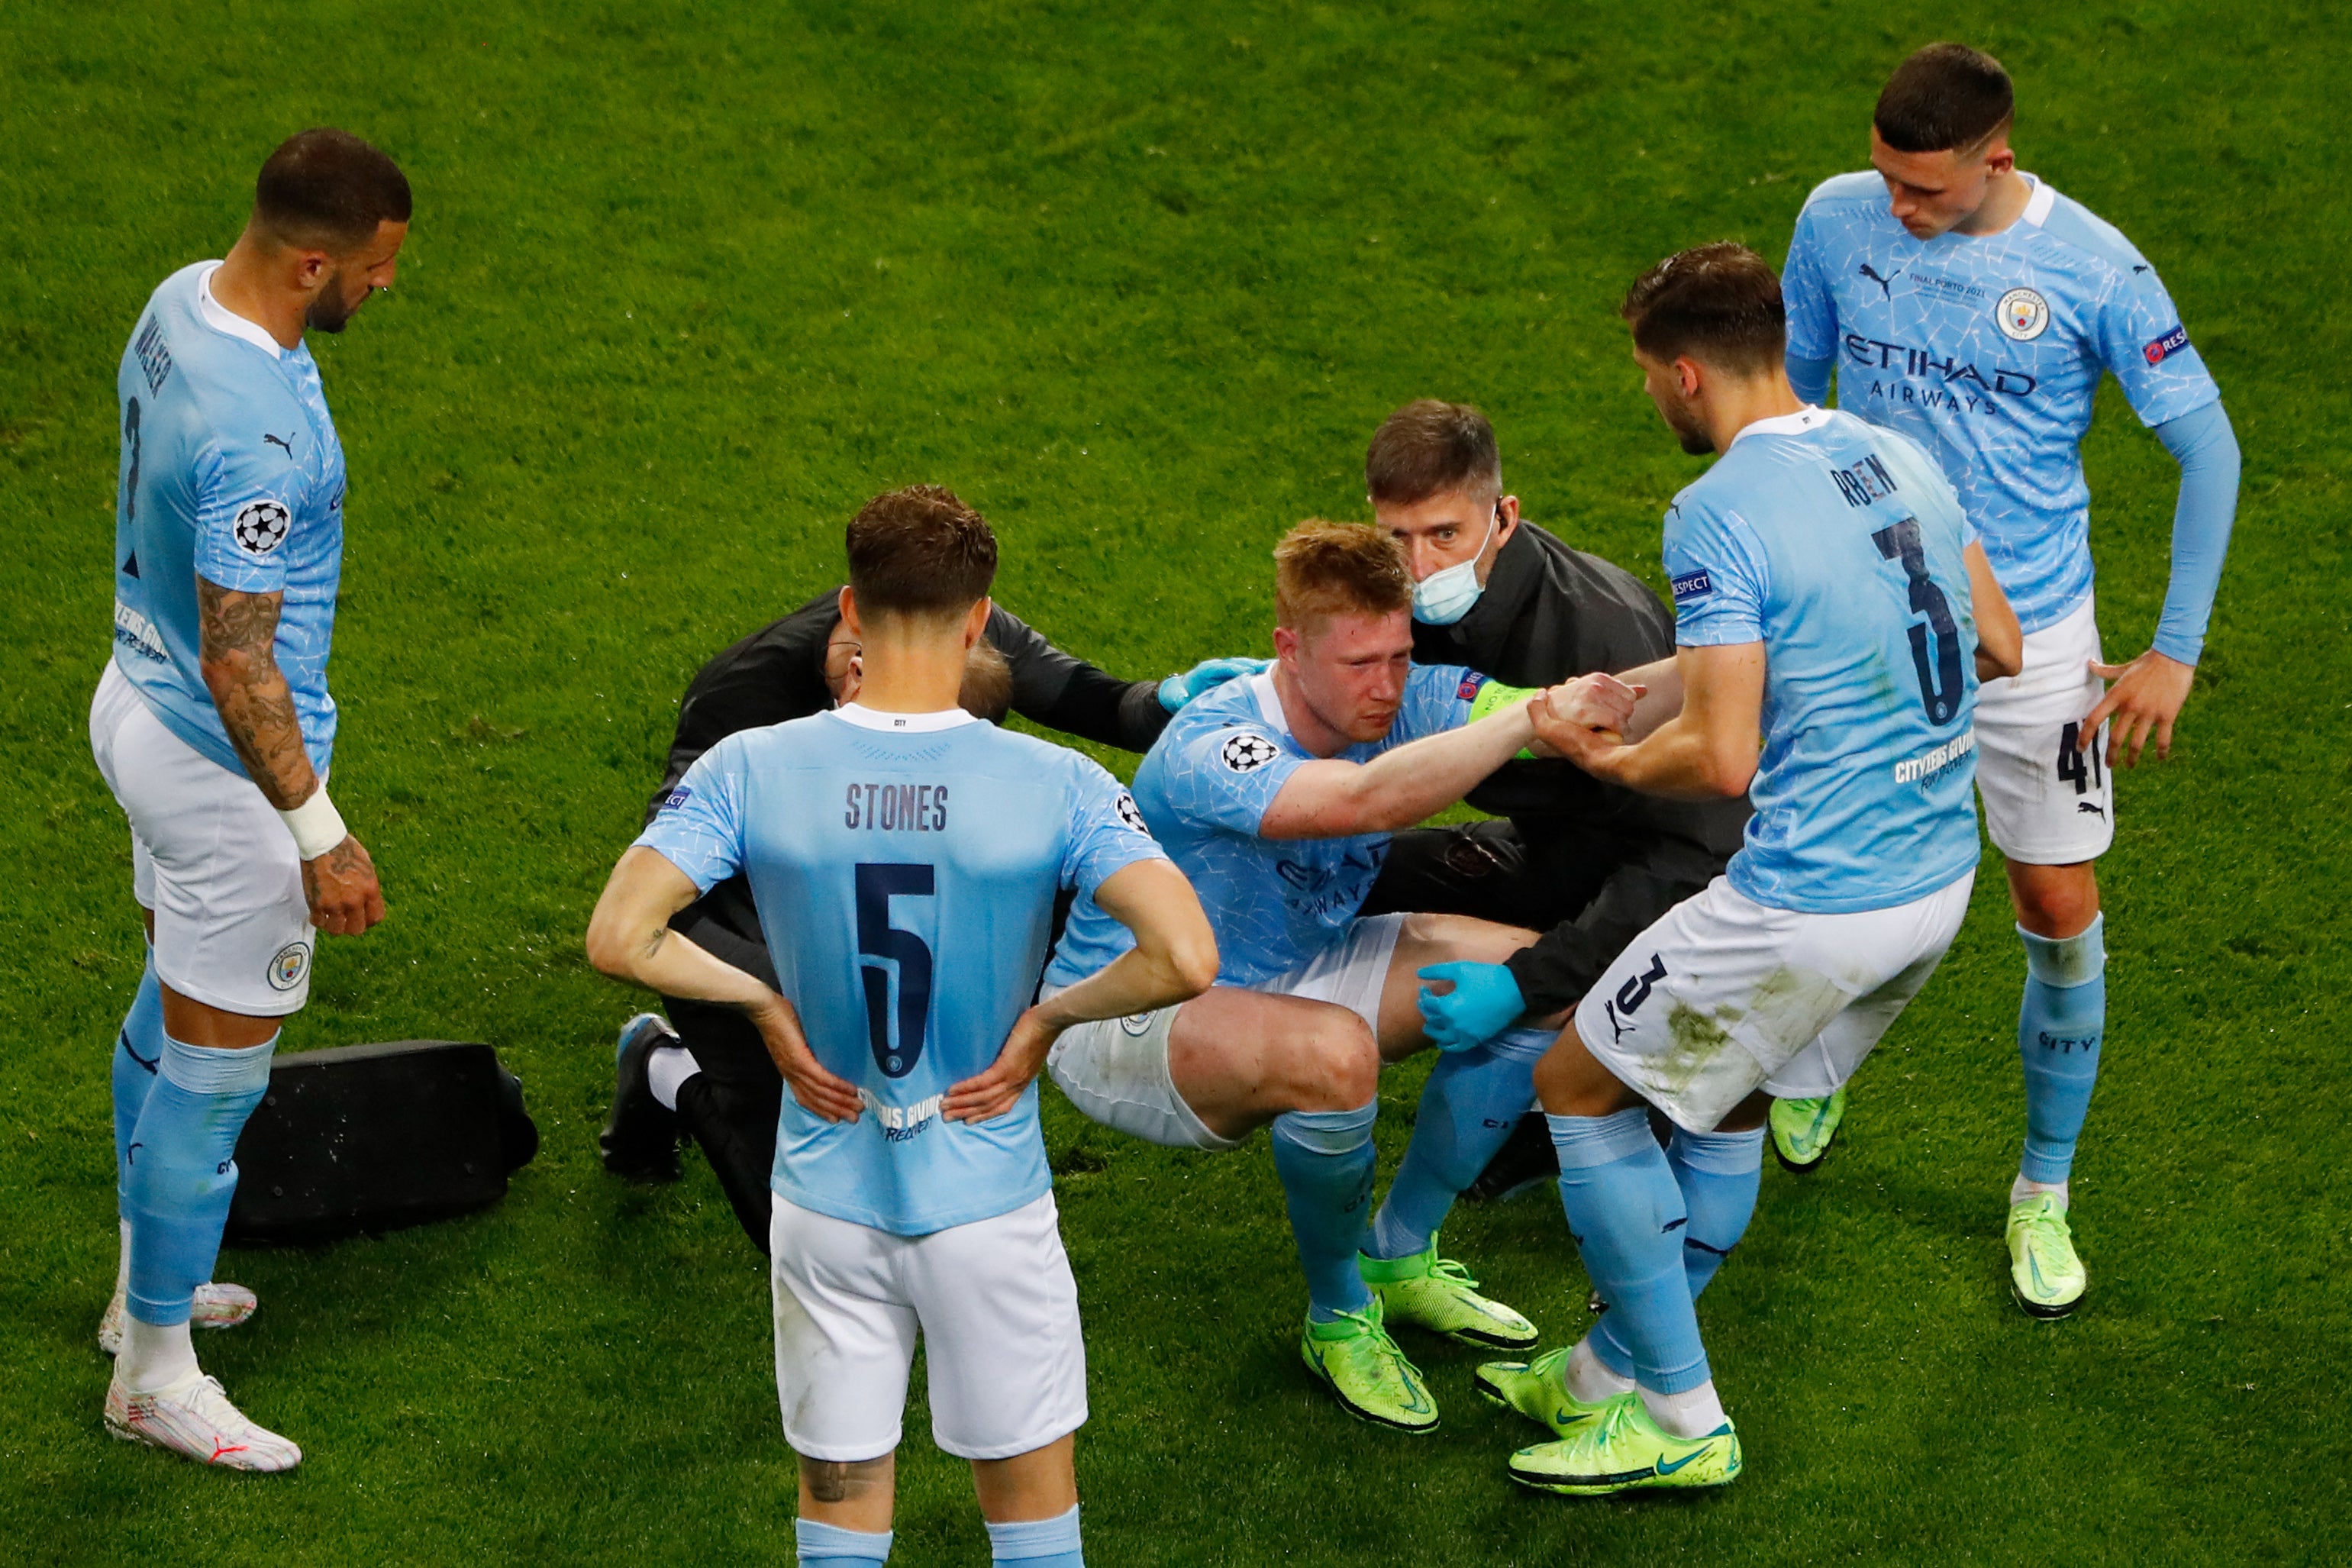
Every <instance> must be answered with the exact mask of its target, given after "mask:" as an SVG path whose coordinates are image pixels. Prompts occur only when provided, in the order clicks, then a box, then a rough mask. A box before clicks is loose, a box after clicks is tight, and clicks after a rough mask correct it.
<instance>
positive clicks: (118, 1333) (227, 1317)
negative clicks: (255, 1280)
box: [98, 1279, 260, 1355]
mask: <svg viewBox="0 0 2352 1568" xmlns="http://www.w3.org/2000/svg"><path fill="white" fill-rule="evenodd" d="M259 1305H260V1302H259V1301H258V1300H257V1299H256V1298H255V1296H254V1294H253V1292H252V1291H250V1290H248V1289H246V1288H245V1287H244V1286H242V1285H226V1284H223V1283H222V1282H221V1281H219V1280H217V1279H207V1280H206V1281H205V1282H204V1283H203V1284H201V1285H199V1286H197V1287H196V1295H195V1300H194V1302H193V1303H192V1304H191V1306H190V1308H189V1310H188V1326H189V1327H190V1328H195V1329H233V1328H235V1327H236V1326H237V1325H238V1324H239V1323H241V1322H243V1321H246V1320H247V1318H250V1317H251V1316H253V1310H254V1308H256V1307H257V1306H259ZM127 1310H128V1309H127V1307H126V1305H125V1303H124V1300H123V1295H122V1291H121V1289H117V1290H116V1291H115V1292H114V1300H110V1301H109V1302H108V1303H107V1304H106V1316H104V1317H103V1318H100V1320H99V1321H98V1348H99V1349H100V1350H102V1351H104V1352H106V1353H107V1354H109V1355H120V1354H121V1353H122V1320H123V1317H124V1315H125V1313H126V1311H127Z"/></svg>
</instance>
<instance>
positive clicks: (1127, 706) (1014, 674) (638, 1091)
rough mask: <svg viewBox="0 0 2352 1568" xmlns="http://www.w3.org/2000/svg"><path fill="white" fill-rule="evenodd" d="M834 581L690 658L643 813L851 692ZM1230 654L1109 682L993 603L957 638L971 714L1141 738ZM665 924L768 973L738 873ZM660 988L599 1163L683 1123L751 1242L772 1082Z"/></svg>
mask: <svg viewBox="0 0 2352 1568" xmlns="http://www.w3.org/2000/svg"><path fill="white" fill-rule="evenodd" d="M842 592H843V591H842V590H840V589H838V588H833V589H827V590H826V591H825V592H824V593H822V594H819V595H817V596H816V597H814V598H813V599H811V600H810V601H809V602H808V603H807V604H805V605H802V606H801V607H800V608H799V609H797V610H794V611H793V613H792V614H791V615H789V616H784V617H783V618H782V619H781V620H777V621H773V622H771V623H770V624H769V625H767V626H762V627H761V629H760V630H758V631H756V632H754V633H752V634H751V636H750V637H745V638H743V639H742V640H741V641H740V642H738V643H736V644H734V645H733V646H732V647H728V648H727V649H725V650H724V651H722V652H720V653H719V654H718V655H716V656H715V657H713V658H711V660H710V662H709V663H708V664H706V665H704V666H703V667H702V670H701V672H700V673H699V674H698V675H697V676H696V677H695V678H694V680H693V682H692V684H690V685H689V686H688V687H687V689H686V697H685V700H683V701H682V702H680V703H679V705H678V714H677V739H676V741H675V742H672V744H671V746H670V752H669V764H668V766H667V769H666V770H665V771H664V773H663V775H662V782H661V786H660V787H659V788H658V789H656V790H655V791H654V795H653V799H652V800H651V801H650V802H648V803H647V805H646V821H647V822H648V823H650V822H651V821H653V820H654V818H655V816H656V815H657V814H658V813H659V812H660V810H661V808H662V804H663V802H665V801H667V799H668V798H669V796H670V794H671V792H672V791H674V790H676V789H677V786H678V784H679V782H680V781H681V780H683V779H684V778H685V777H686V771H687V769H688V768H690V767H692V766H693V765H694V763H695V762H696V761H697V760H698V758H700V757H701V755H702V754H703V752H707V751H709V749H710V748H711V747H713V746H716V745H717V744H718V743H719V742H721V741H723V740H725V739H726V738H727V737H728V736H730V735H733V734H736V733H739V732H740V731H745V730H753V729H759V728H761V727H763V726H766V725H770V724H781V723H783V722H785V721H788V720H793V719H805V718H807V717H808V716H809V715H811V714H813V713H822V712H824V710H827V709H829V708H832V707H834V706H835V705H836V704H837V703H843V702H848V701H853V700H856V695H857V683H858V680H859V678H860V672H861V668H862V666H861V661H860V658H859V652H858V647H859V643H858V636H857V632H856V628H854V627H853V626H850V625H849V624H848V623H847V622H846V621H845V620H844V619H843V616H842V613H841V600H842ZM1231 667H1232V666H1231V661H1219V660H1213V661H1211V662H1210V663H1208V664H1205V665H1202V666H1200V667H1198V668H1195V669H1194V670H1192V672H1191V673H1190V674H1189V675H1181V676H1171V677H1169V678H1168V679H1166V680H1163V681H1150V680H1135V681H1128V680H1121V679H1118V678H1117V677H1115V676H1112V675H1108V674H1106V673H1104V672H1103V671H1102V670H1099V669H1097V668H1095V667H1094V666H1092V665H1090V664H1087V663H1086V662H1085V661H1084V660H1082V659H1078V658H1072V657H1071V656H1070V655H1068V654H1066V653H1064V652H1063V651H1062V650H1061V649H1059V648H1057V647H1054V646H1053V645H1052V644H1051V643H1048V642H1047V641H1046V640H1045V638H1044V637H1041V636H1039V635H1038V633H1037V632H1036V631H1035V630H1034V629H1033V628H1031V627H1030V626H1026V625H1024V623H1023V622H1022V621H1021V620H1020V619H1019V618H1018V617H1017V616H1013V614H1012V613H1011V612H1010V611H1008V610H1006V609H1004V608H1003V606H1001V605H999V606H996V607H994V608H992V610H991V611H990V612H989V616H988V626H987V630H986V631H985V632H984V633H983V634H982V640H981V641H980V642H979V643H977V644H975V645H973V647H972V650H971V665H970V668H968V669H967V672H966V676H965V681H964V687H963V690H962V693H961V699H962V701H963V704H964V706H965V707H966V708H967V709H968V710H971V711H972V712H974V713H977V714H979V715H980V716H982V718H987V719H992V720H994V719H1001V718H1003V714H1004V711H1005V710H1006V708H1007V707H1008V706H1009V707H1010V708H1011V709H1012V710H1013V711H1014V712H1017V713H1019V714H1020V715H1021V716H1022V717H1024V718H1025V719H1029V720H1033V721H1035V722H1037V723H1039V724H1042V725H1045V727H1046V728H1048V729H1054V730H1060V731H1066V733H1069V734H1073V735H1076V736H1079V737H1081V738H1083V739H1085V740H1088V741H1093V742H1097V743H1099V744H1101V745H1106V746H1119V747H1123V748H1124V749H1126V750H1128V751H1130V752H1141V751H1146V750H1149V749H1150V745H1151V742H1153V741H1154V740H1156V739H1157V738H1158V737H1159V734H1160V730H1161V729H1162V728H1163V727H1164V726H1165V725H1166V724H1167V722H1168V715H1169V713H1170V712H1171V710H1174V709H1176V708H1178V707H1181V706H1182V705H1183V701H1184V700H1185V699H1186V698H1187V697H1188V696H1190V695H1192V693H1193V692H1194V691H1195V690H1196V689H1206V687H1207V686H1209V685H1213V684H1214V683H1215V682H1216V680H1217V679H1219V678H1220V676H1221V675H1222V674H1223V673H1224V672H1225V671H1227V670H1228V669H1229V668H1231ZM670 923H671V926H672V928H673V929H675V930H676V931H678V932H680V933H681V934H683V935H685V936H687V937H688V938H690V939H691V940H692V941H693V942H694V943H695V945H697V946H698V947H700V948H703V949H704V950H705V951H707V952H710V953H712V954H713V955H714V956H716V957H719V958H720V959H723V960H725V961H726V962H727V963H730V964H733V965H734V966H735V967H736V968H738V969H740V970H742V971H743V972H744V973H747V974H751V975H756V976H757V977H759V978H760V979H761V980H762V981H766V982H769V983H771V984H772V983H773V982H774V979H775V971H774V969H773V968H772V966H771V964H770V963H769V959H768V952H767V947H766V943H765V942H764V941H763V940H762V939H761V935H760V923H759V919H758V917H757V915H756V914H755V913H754V912H753V910H752V908H751V885H750V883H749V882H748V881H747V880H746V879H744V878H742V877H740V876H735V877H730V878H728V879H725V880H724V881H722V882H720V883H719V885H718V886H717V887H714V888H712V889H710V890H709V892H708V893H706V894H705V895H703V896H702V897H701V898H698V899H697V900H695V901H694V902H692V903H691V904H688V906H687V907H686V908H685V909H683V910H679V911H678V912H677V918H676V919H674V920H673V921H671V922H670ZM662 1000H663V1008H664V1011H665V1012H666V1013H667V1015H668V1016H667V1020H665V1018H664V1017H663V1016H662V1014H659V1013H640V1014H638V1015H637V1016H635V1017H634V1018H631V1019H630V1020H629V1021H628V1023H627V1024H625V1026H623V1027H622V1030H621V1037H620V1044H619V1048H618V1050H617V1052H616V1057H617V1073H616V1079H617V1081H616V1083H615V1084H614V1094H613V1111H612V1117H611V1120H610V1121H608V1122H607V1123H606V1124H605V1127H604V1135H603V1136H602V1138H601V1139H600V1140H599V1143H600V1146H601V1147H602V1149H603V1152H604V1168H605V1169H606V1170H608V1171H610V1172H612V1173H614V1175H617V1176H624V1177H626V1178H628V1179H630V1180H632V1181H651V1182H666V1181H672V1180H675V1179H676V1178H677V1173H678V1171H677V1138H678V1133H679V1131H681V1130H683V1131H685V1132H687V1133H688V1134H689V1135H690V1136H692V1137H693V1139H694V1140H695V1142H698V1143H699V1144H700V1145H701V1146H702V1152H703V1154H704V1155H705V1157H707V1158H708V1159H709V1162H710V1169H711V1173H713V1174H714V1175H716V1176H717V1177H718V1178H719V1186H720V1188H721V1189H722V1190H724V1191H725V1193H726V1194H727V1197H728V1201H729V1202H730V1204H731V1205H733V1206H734V1209H735V1215H736V1218H737V1219H739V1220H740V1221H741V1222H742V1226H743V1234H744V1235H746V1236H748V1237H751V1244H752V1245H753V1246H755V1247H759V1248H760V1249H761V1251H762V1252H764V1251H766V1250H767V1246H768V1166H769V1163H770V1161H771V1159H772V1156H773V1152H774V1149H773V1145H774V1142H775V1132H776V1110H777V1107H778V1105H779V1104H780V1103H781V1101H782V1098H783V1083H782V1080H781V1079H778V1078H777V1076H776V1069H775V1065H774V1064H773V1063H772V1062H771V1061H769V1059H768V1053H767V1049H766V1047H764V1046H762V1045H761V1041H760V1036H759V1032H758V1031H757V1030H755V1029H753V1028H752V1027H751V1026H750V1025H749V1024H747V1023H746V1022H745V1021H744V1019H743V1017H742V1015H740V1013H737V1012H735V1011H733V1010H732V1009H730V1008H726V1007H713V1006H710V1005H708V1004H705V1003H700V1002H696V1001H693V1000H690V999H688V998H687V997H683V996H666V997H664V998H663V999H662Z"/></svg>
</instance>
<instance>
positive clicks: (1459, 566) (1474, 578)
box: [1412, 501, 1503, 626]
mask: <svg viewBox="0 0 2352 1568" xmlns="http://www.w3.org/2000/svg"><path fill="white" fill-rule="evenodd" d="M1502 525H1503V503H1502V502H1500V501H1496V503H1495V515H1494V518H1493V519H1492V521H1489V522H1488V523H1487V524H1486V538H1485V539H1482V540H1480V541H1479V542H1478V548H1477V549H1476V550H1475V551H1473V552H1471V553H1470V559H1468V560H1467V561H1464V562H1460V563H1456V564H1454V565H1452V566H1448V567H1446V568H1444V570H1443V571H1438V572H1432V573H1431V574H1429V575H1428V576H1426V577H1423V579H1422V580H1421V581H1420V582H1418V583H1415V584H1413V585H1412V618H1413V619H1414V620H1416V621H1419V622H1420V623H1421V624H1422V625H1423V626H1452V625H1453V624H1454V622H1456V621H1458V620H1460V619H1461V618H1462V617H1463V616H1466V615H1468V614H1469V613H1470V606H1471V605H1475V604H1476V603H1477V602H1478V595H1481V594H1483V593H1485V592H1486V584H1484V583H1481V582H1480V581H1478V558H1479V557H1480V556H1482V555H1484V554H1486V545H1487V543H1488V542H1490V541H1492V540H1493V539H1494V537H1495V530H1496V529H1497V528H1500V527H1501V526H1502Z"/></svg>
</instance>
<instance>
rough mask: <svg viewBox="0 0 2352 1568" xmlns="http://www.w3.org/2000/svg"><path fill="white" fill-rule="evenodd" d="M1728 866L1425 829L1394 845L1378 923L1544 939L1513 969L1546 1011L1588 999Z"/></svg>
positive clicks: (1605, 845)
mask: <svg viewBox="0 0 2352 1568" xmlns="http://www.w3.org/2000/svg"><path fill="white" fill-rule="evenodd" d="M1721 869H1722V868H1721V867H1720V866H1719V865H1717V864H1716V863H1715V862H1714V860H1713V859H1712V858H1711V857H1709V856H1707V855H1706V854H1705V853H1704V852H1703V851H1698V850H1696V849H1694V848H1691V847H1685V846H1679V845H1677V846H1674V847H1672V851H1671V852H1670V853H1664V854H1662V853H1660V852H1659V846H1658V845H1657V844H1656V843H1654V842H1653V841H1650V840H1648V839H1644V838H1636V837H1627V836H1625V835H1623V834H1620V833H1612V832H1609V831H1605V830H1598V829H1585V828H1580V827H1576V826H1568V825H1562V826H1556V827H1555V826H1551V825H1549V824H1536V823H1517V822H1513V821H1510V820H1508V819H1507V818H1501V817H1497V818H1494V819H1492V820H1489V821H1485V822H1473V823H1464V824H1459V825H1456V826H1451V827H1423V828H1415V829H1414V830H1412V832H1410V833H1400V834H1398V835H1397V836H1396V837H1395V838H1393V839H1391V841H1390V844H1389V856H1388V859H1387V861H1386V862H1385V863H1384V864H1383V865H1382V866H1381V874H1380V878H1379V879H1378V880H1377V881H1375V882H1374V883H1373V884H1372V890H1371V894H1370V897H1369V898H1368V899H1366V900H1365V901H1364V908H1363V911H1362V912H1363V913H1365V914H1368V915H1379V914H1401V913H1408V912H1418V913H1426V914H1440V915H1475V916H1476V917H1478V918H1479V919H1481V920H1489V921H1500V922H1501V923H1503V924H1505V925H1516V926H1525V927H1527V928H1528V929H1529V930H1531V931H1538V932H1541V933H1542V934H1541V937H1540V938H1539V940H1538V942H1536V944H1535V946H1534V947H1532V948H1529V949H1528V950H1526V952H1523V953H1521V954H1520V955H1518V956H1517V957H1515V958H1514V959H1513V960H1512V962H1511V968H1512V972H1513V973H1515V974H1516V975H1517V978H1518V981H1519V989H1520V990H1521V991H1522V992H1523V993H1525V994H1526V995H1527V998H1528V1005H1529V1006H1530V1007H1531V1008H1533V1009H1534V1010H1535V1011H1537V1012H1538V1013H1550V1012H1557V1011H1559V1009H1561V1008H1564V1007H1570V1006H1573V1005H1575V1004H1576V1003H1578V1002H1579V1001H1581V1000H1582V999H1583V996H1584V993H1585V992H1586V991H1588V990H1590V989H1591V985H1592V983H1593V982H1594V981H1596V980H1598V979H1600V978H1601V973H1602V972H1603V971H1604V970H1606V969H1607V968H1608V967H1609V965H1610V964H1611V963H1612V962H1613V961H1614V960H1615V959H1616V957H1617V955H1618V954H1619V953H1620V952H1623V951H1624V950H1625V944H1626V943H1627V942H1632V941H1633V939H1634V938H1635V937H1636V936H1638V935H1640V934H1641V933H1642V931H1643V930H1644V929H1645V928H1647V927H1648V926H1649V924H1650V922H1651V921H1654V920H1656V919H1657V918H1658V917H1659V916H1660V915H1663V914H1664V913H1665V912H1666V911H1667V910H1670V909H1672V908H1674V907H1675V905H1676V904H1678V903H1680V902H1682V901H1683V900H1685V899H1687V898H1689V897H1691V896H1692V895H1693V894H1695V893H1696V892H1698V891H1699V890H1700V889H1704V888H1705V887H1706V884H1707V882H1708V881H1709V880H1710V879H1712V878H1713V877H1714V876H1715V875H1716V874H1717V872H1718V871H1720V870H1721Z"/></svg>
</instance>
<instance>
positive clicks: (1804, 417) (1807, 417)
mask: <svg viewBox="0 0 2352 1568" xmlns="http://www.w3.org/2000/svg"><path fill="white" fill-rule="evenodd" d="M1829 422H1830V411H1829V410H1828V409H1826V408H1816V407H1814V406H1813V405H1811V404H1810V403H1808V404H1806V405H1804V406H1803V407H1802V408H1800V409H1798V410H1797V411H1796V412H1795V413H1794V414H1775V415H1774V416H1772V417H1771V418H1769V419H1759V420H1757V421H1756V422H1755V423H1754V424H1753V425H1743V426H1740V427H1739V434H1738V435H1737V436H1734V437H1732V438H1731V444H1732V446H1734V447H1737V446H1738V445H1739V443H1740V442H1742V441H1744V440H1746V439H1747V438H1748V437H1750V436H1801V435H1803V434H1804V433H1805V432H1806V431H1808V430H1818V429H1820V428H1821V427H1822V426H1824V425H1826V424H1828V423H1829Z"/></svg>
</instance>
